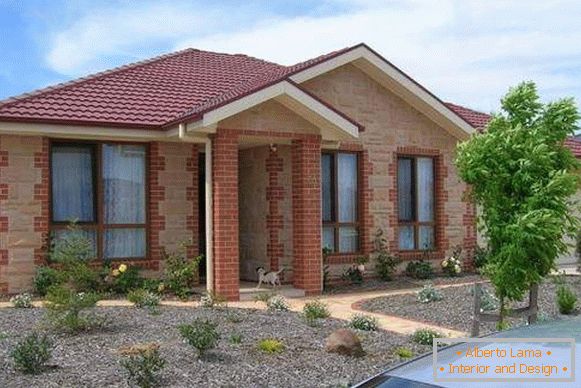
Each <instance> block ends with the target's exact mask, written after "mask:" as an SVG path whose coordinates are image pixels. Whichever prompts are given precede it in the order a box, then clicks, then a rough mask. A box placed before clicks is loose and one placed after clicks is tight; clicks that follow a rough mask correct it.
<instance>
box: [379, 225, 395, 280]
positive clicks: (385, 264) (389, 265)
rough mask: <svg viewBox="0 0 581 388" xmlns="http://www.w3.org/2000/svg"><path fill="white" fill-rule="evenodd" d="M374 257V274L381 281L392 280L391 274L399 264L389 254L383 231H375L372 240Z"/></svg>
mask: <svg viewBox="0 0 581 388" xmlns="http://www.w3.org/2000/svg"><path fill="white" fill-rule="evenodd" d="M373 245H374V253H375V255H376V257H375V261H376V263H375V272H376V273H377V276H379V278H380V279H381V280H384V281H389V280H393V274H394V273H395V270H396V268H397V266H398V264H399V263H400V260H399V258H398V257H397V256H393V255H391V254H390V253H389V250H388V245H387V239H386V238H385V237H384V235H383V229H381V228H379V229H377V232H376V233H375V239H374V240H373Z"/></svg>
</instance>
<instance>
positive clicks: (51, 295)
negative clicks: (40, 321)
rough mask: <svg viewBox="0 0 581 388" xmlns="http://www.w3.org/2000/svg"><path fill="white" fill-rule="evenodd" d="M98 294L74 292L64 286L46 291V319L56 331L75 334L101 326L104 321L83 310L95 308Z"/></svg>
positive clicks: (98, 297)
mask: <svg viewBox="0 0 581 388" xmlns="http://www.w3.org/2000/svg"><path fill="white" fill-rule="evenodd" d="M99 299H100V296H99V294H96V293H92V292H76V291H74V290H71V289H69V288H66V287H64V286H54V287H51V288H50V289H49V291H48V294H47V297H46V302H45V307H46V308H47V318H48V320H49V322H50V323H51V325H52V327H53V328H54V329H55V330H58V331H65V332H69V333H77V332H80V331H84V330H90V329H92V328H95V327H98V326H101V325H102V324H104V321H103V320H102V319H100V318H99V317H97V316H95V315H93V314H92V313H89V312H86V311H85V310H87V309H91V308H93V307H95V305H96V303H97V301H99Z"/></svg>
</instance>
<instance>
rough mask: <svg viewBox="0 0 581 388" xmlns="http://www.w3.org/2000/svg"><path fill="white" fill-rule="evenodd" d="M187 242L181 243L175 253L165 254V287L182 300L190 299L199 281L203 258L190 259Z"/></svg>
mask: <svg viewBox="0 0 581 388" xmlns="http://www.w3.org/2000/svg"><path fill="white" fill-rule="evenodd" d="M187 247H188V244H187V243H186V242H181V243H180V244H179V248H178V249H177V250H176V251H174V252H169V253H168V252H163V259H164V261H165V271H164V274H165V282H164V284H165V286H166V287H167V288H168V290H170V291H171V292H173V293H174V294H175V295H176V296H177V297H178V298H180V299H183V300H185V299H188V297H189V296H190V294H191V292H192V287H194V285H195V284H196V282H197V281H198V276H199V266H200V261H201V260H202V256H198V257H195V258H193V259H189V258H188V257H187Z"/></svg>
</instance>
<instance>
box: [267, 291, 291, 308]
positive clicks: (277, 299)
mask: <svg viewBox="0 0 581 388" xmlns="http://www.w3.org/2000/svg"><path fill="white" fill-rule="evenodd" d="M266 308H267V309H268V311H288V309H289V305H288V302H287V301H286V299H285V298H284V297H283V296H281V295H275V296H273V297H272V298H270V299H269V300H268V301H267V302H266Z"/></svg>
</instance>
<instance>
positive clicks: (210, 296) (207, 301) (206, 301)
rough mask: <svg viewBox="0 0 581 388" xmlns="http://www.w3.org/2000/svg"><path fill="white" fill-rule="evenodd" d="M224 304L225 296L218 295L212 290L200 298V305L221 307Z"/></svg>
mask: <svg viewBox="0 0 581 388" xmlns="http://www.w3.org/2000/svg"><path fill="white" fill-rule="evenodd" d="M225 304H226V298H225V297H223V296H222V295H219V294H217V293H215V292H213V291H208V292H207V293H206V294H205V295H204V296H202V297H201V298H200V306H202V307H207V308H212V307H221V306H224V305H225Z"/></svg>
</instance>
